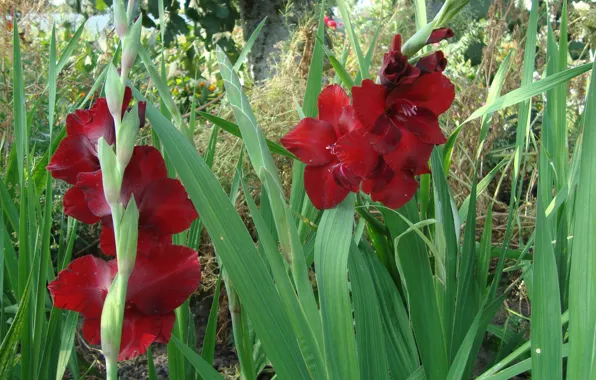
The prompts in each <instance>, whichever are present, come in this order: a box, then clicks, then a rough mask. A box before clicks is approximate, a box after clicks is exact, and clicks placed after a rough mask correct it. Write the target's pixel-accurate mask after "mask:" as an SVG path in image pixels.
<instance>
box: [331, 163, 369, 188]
mask: <svg viewBox="0 0 596 380" xmlns="http://www.w3.org/2000/svg"><path fill="white" fill-rule="evenodd" d="M331 175H332V176H333V179H334V180H335V182H337V183H338V184H339V185H341V186H343V187H345V188H346V189H349V190H350V191H352V192H354V193H356V192H358V191H359V190H360V184H361V183H362V178H361V177H358V176H357V175H355V174H354V173H352V172H351V171H350V170H349V169H348V168H346V166H345V165H342V164H339V165H334V166H333V167H332V168H331Z"/></svg>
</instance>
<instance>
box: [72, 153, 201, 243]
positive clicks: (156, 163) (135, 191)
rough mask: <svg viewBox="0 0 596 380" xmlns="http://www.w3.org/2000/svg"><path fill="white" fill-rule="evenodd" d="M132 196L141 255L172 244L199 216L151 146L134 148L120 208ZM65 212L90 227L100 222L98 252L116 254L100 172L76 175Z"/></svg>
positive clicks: (125, 177) (124, 180) (124, 181)
mask: <svg viewBox="0 0 596 380" xmlns="http://www.w3.org/2000/svg"><path fill="white" fill-rule="evenodd" d="M131 195H134V197H135V201H136V203H137V207H138V209H139V235H138V239H139V240H138V248H139V252H141V253H142V252H147V251H148V250H149V248H150V247H151V245H153V244H155V243H168V242H171V238H172V235H173V234H176V233H179V232H182V231H184V230H186V229H187V228H189V227H190V225H191V223H192V222H193V220H195V219H196V218H197V216H198V215H197V212H196V211H195V208H194V207H193V205H192V202H191V201H190V199H188V194H187V193H186V190H185V189H184V187H183V186H182V183H180V181H179V180H177V179H173V178H168V173H167V169H166V165H165V162H164V160H163V157H162V156H161V153H160V152H159V151H158V150H157V149H156V148H154V147H152V146H137V147H135V148H134V151H133V154H132V157H131V159H130V162H129V164H128V166H127V167H126V170H125V171H124V179H123V182H122V189H121V194H120V196H121V198H120V199H121V202H122V204H125V205H126V204H128V201H129V200H130V197H131ZM64 212H65V213H66V214H67V215H69V216H72V217H74V218H76V219H78V220H80V221H83V222H85V223H89V224H93V223H96V222H98V221H100V220H101V222H102V231H101V236H100V247H101V250H102V251H103V252H104V253H105V254H106V255H115V254H116V246H115V241H114V230H113V227H112V217H111V209H110V207H109V205H108V204H107V202H106V199H105V196H104V192H103V186H102V173H101V171H100V170H97V171H95V172H91V173H80V174H79V176H78V181H77V184H76V186H74V187H73V188H71V189H70V190H68V191H67V192H66V194H65V195H64Z"/></svg>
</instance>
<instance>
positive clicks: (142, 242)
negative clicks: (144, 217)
mask: <svg viewBox="0 0 596 380" xmlns="http://www.w3.org/2000/svg"><path fill="white" fill-rule="evenodd" d="M168 243H170V244H171V243H172V235H169V234H168V235H164V234H161V233H160V232H159V231H158V230H157V229H155V228H143V227H141V228H139V235H138V241H137V255H141V254H148V252H149V251H150V250H151V247H152V246H153V245H155V244H168ZM99 248H100V249H101V251H102V252H103V253H104V254H105V255H108V256H116V241H115V239H114V228H113V227H112V225H111V223H109V224H108V223H105V224H103V225H102V227H101V234H100V235H99Z"/></svg>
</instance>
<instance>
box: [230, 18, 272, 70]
mask: <svg viewBox="0 0 596 380" xmlns="http://www.w3.org/2000/svg"><path fill="white" fill-rule="evenodd" d="M266 21H267V16H265V18H263V21H261V22H260V23H259V25H257V27H256V28H255V30H254V31H253V32H252V34H251V35H250V38H249V39H248V41H246V45H244V49H242V52H241V53H240V55H239V56H238V59H237V60H236V63H235V64H234V71H236V72H237V71H238V70H240V66H242V63H243V62H244V60H245V59H246V56H247V55H248V53H250V49H251V48H252V45H253V44H254V43H255V41H256V40H257V37H259V34H260V33H261V29H263V26H265V22H266Z"/></svg>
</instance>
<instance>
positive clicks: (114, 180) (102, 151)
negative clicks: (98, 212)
mask: <svg viewBox="0 0 596 380" xmlns="http://www.w3.org/2000/svg"><path fill="white" fill-rule="evenodd" d="M97 144H98V146H97V155H98V157H99V164H100V166H101V174H102V184H103V192H104V195H105V197H106V201H107V202H108V204H109V205H110V207H117V205H118V204H119V202H120V187H121V186H122V175H120V171H119V169H118V164H117V160H116V154H115V153H114V150H113V149H112V147H111V146H109V145H108V143H107V142H106V140H104V138H103V137H101V138H100V139H99V141H98V142H97Z"/></svg>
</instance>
